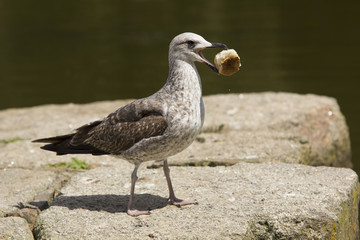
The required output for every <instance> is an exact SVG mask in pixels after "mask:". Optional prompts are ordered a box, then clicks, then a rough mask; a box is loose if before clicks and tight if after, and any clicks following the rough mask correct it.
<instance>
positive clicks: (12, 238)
mask: <svg viewBox="0 0 360 240" xmlns="http://www.w3.org/2000/svg"><path fill="white" fill-rule="evenodd" d="M0 239H7V240H18V239H23V240H33V239H34V237H33V234H32V232H31V231H30V228H29V225H28V223H27V222H26V220H25V219H23V218H20V217H6V218H0Z"/></svg>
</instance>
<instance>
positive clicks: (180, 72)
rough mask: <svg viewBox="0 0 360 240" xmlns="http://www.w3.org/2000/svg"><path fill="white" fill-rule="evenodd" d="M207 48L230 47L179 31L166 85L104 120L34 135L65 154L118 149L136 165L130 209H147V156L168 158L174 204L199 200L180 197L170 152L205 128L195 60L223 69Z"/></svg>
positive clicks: (165, 163) (107, 152)
mask: <svg viewBox="0 0 360 240" xmlns="http://www.w3.org/2000/svg"><path fill="white" fill-rule="evenodd" d="M207 48H224V49H228V47H227V46H226V45H225V44H222V43H211V42H208V41H207V40H205V39H204V38H203V37H202V36H200V35H198V34H195V33H190V32H186V33H182V34H179V35H177V36H176V37H175V38H174V39H173V40H172V41H171V43H170V46H169V75H168V78H167V81H166V83H165V84H164V86H163V87H162V88H161V89H160V90H159V91H157V92H156V93H154V94H153V95H151V96H149V97H146V98H142V99H138V100H135V101H133V102H131V103H129V104H127V105H125V106H123V107H121V108H119V109H118V110H116V111H115V112H113V113H110V114H109V115H108V116H107V117H105V118H104V119H103V120H98V121H94V122H90V123H89V124H86V125H83V126H81V127H79V128H77V129H76V130H75V131H74V132H73V133H70V134H66V135H61V136H55V137H49V138H42V139H37V140H34V141H33V142H37V143H47V144H46V145H43V146H42V147H41V148H42V149H44V150H48V151H53V152H56V154H57V155H64V154H92V155H113V156H115V157H118V158H121V159H125V160H127V161H128V162H130V163H133V164H134V165H135V168H134V170H133V172H132V174H131V190H130V198H129V202H128V209H127V214H128V215H130V216H139V215H148V214H150V212H149V211H147V210H146V211H144V210H139V209H137V208H136V207H135V206H134V191H135V183H136V180H137V179H138V177H137V171H138V168H139V166H140V164H141V163H142V162H145V161H163V170H164V174H165V177H166V181H167V185H168V188H169V202H170V203H171V204H173V205H175V206H178V207H180V206H184V205H188V204H197V201H196V200H186V199H185V200H183V199H180V198H177V197H175V193H174V190H173V186H172V183H171V179H170V170H169V167H168V161H167V158H168V157H170V156H173V155H175V154H177V153H179V152H181V151H183V150H184V149H186V148H187V147H188V146H189V145H190V144H191V143H192V142H193V141H194V140H195V138H196V136H197V135H198V134H199V133H200V130H201V127H202V125H203V123H204V116H205V109H204V103H203V99H202V87H201V79H200V75H199V73H198V71H197V69H196V66H195V62H201V63H204V64H206V65H207V66H209V67H210V68H211V69H212V70H213V71H215V72H216V73H218V70H217V68H216V67H215V66H214V65H213V64H211V63H210V62H209V61H208V60H207V59H206V58H205V57H204V55H203V53H202V51H203V50H204V49H207Z"/></svg>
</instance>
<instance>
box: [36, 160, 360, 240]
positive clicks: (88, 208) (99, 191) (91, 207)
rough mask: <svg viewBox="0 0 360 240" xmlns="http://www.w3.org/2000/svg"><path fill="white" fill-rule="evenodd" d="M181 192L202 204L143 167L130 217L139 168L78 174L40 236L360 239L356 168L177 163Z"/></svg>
mask: <svg viewBox="0 0 360 240" xmlns="http://www.w3.org/2000/svg"><path fill="white" fill-rule="evenodd" d="M171 170H172V173H171V174H172V179H173V183H174V187H175V190H176V194H177V195H178V197H181V198H185V197H186V198H196V199H197V200H198V201H199V205H192V206H185V207H182V208H177V207H175V206H170V205H167V199H166V198H167V196H168V192H167V186H166V181H165V179H164V176H163V173H162V169H141V170H140V171H139V173H138V175H139V182H138V184H137V186H136V193H137V194H136V197H135V198H136V204H137V206H139V207H140V208H143V209H151V210H152V214H151V215H149V216H140V217H137V218H134V217H130V216H128V215H127V214H126V212H125V211H126V206H127V201H128V192H129V187H130V174H131V171H132V165H130V164H128V163H124V164H119V165H116V166H114V167H111V168H109V167H100V168H96V169H93V170H90V171H87V172H84V173H80V174H77V175H76V176H74V177H73V178H72V179H71V181H70V182H69V183H68V185H67V186H66V187H65V188H63V189H62V193H63V195H61V196H60V197H58V198H57V199H55V201H54V202H53V203H52V205H51V207H50V208H48V209H47V210H45V211H43V212H42V213H41V214H40V216H39V218H38V220H37V222H36V224H35V228H34V230H35V236H36V238H37V239H115V238H116V239H146V238H156V239H195V238H198V239H356V236H357V235H356V234H358V229H359V228H358V227H359V225H358V220H357V217H358V201H359V194H360V187H359V183H358V177H357V175H356V173H355V172H354V171H352V170H350V169H342V168H330V167H309V166H304V165H298V164H284V163H238V164H236V165H233V166H230V167H224V166H219V167H172V168H171Z"/></svg>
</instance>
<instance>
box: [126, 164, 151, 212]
mask: <svg viewBox="0 0 360 240" xmlns="http://www.w3.org/2000/svg"><path fill="white" fill-rule="evenodd" d="M139 166H140V164H136V165H135V168H134V171H133V172H132V174H131V190H130V199H129V203H128V210H127V214H129V215H130V216H133V217H136V216H139V215H149V214H150V212H149V211H141V210H137V209H136V208H135V207H134V192H135V183H136V180H137V179H138V177H137V170H138V168H139Z"/></svg>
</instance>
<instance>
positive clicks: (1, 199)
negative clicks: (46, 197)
mask: <svg viewBox="0 0 360 240" xmlns="http://www.w3.org/2000/svg"><path fill="white" fill-rule="evenodd" d="M55 178H56V175H55V173H54V172H52V171H44V170H29V169H19V168H9V169H0V217H3V216H5V215H6V214H9V213H11V212H14V211H15V212H16V211H17V210H19V208H18V204H19V203H26V202H29V201H32V200H34V197H35V196H36V195H37V194H38V193H40V192H42V191H44V190H46V189H47V188H48V186H49V185H50V184H51V183H52V182H53V181H54V180H55Z"/></svg>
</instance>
